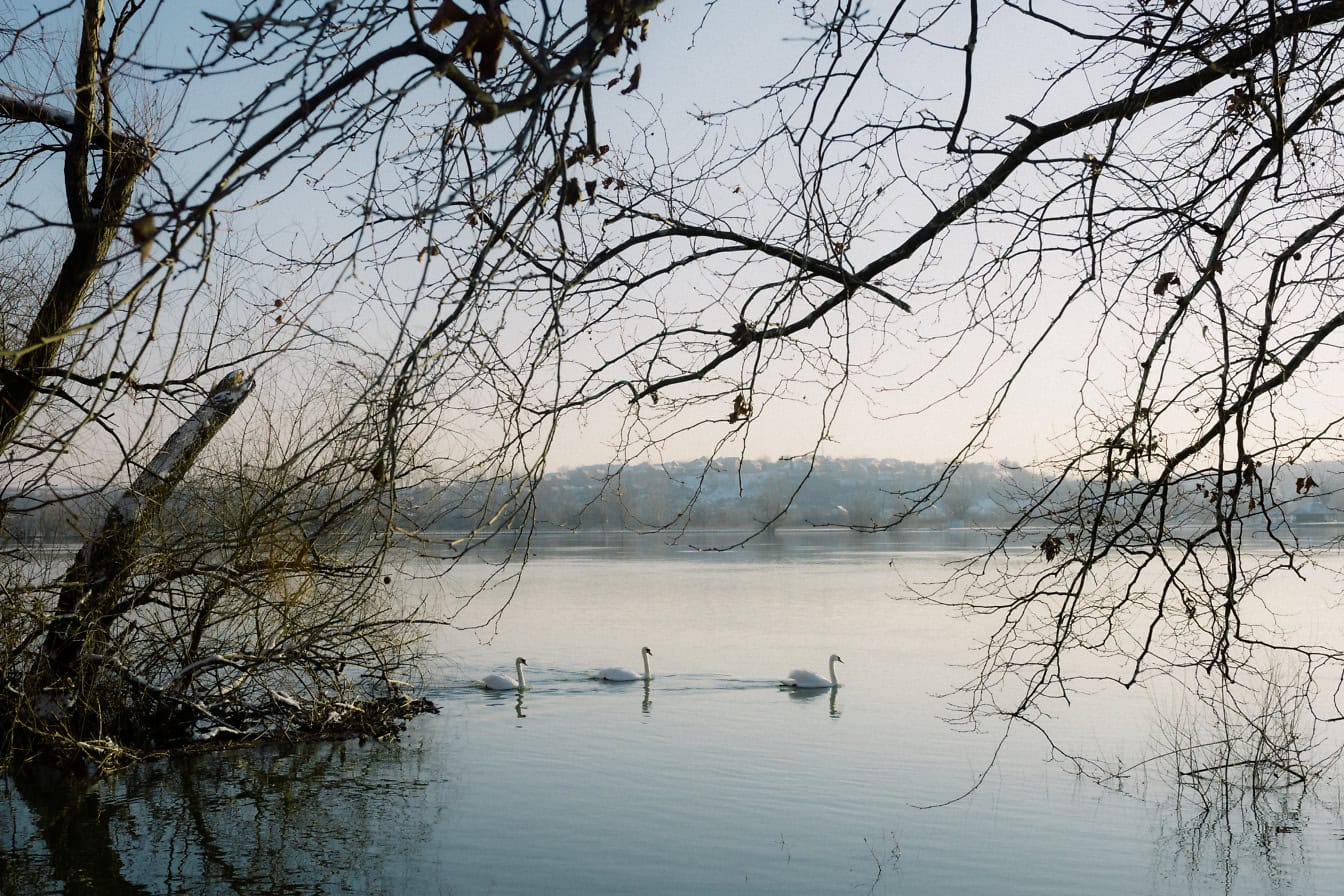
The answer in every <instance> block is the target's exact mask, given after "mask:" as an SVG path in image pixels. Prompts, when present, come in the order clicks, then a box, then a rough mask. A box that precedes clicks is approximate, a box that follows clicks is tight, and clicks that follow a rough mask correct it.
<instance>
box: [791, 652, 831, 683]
mask: <svg viewBox="0 0 1344 896" xmlns="http://www.w3.org/2000/svg"><path fill="white" fill-rule="evenodd" d="M843 662H844V660H842V659H840V657H839V656H837V655H836V654H834V653H833V654H831V677H830V678H827V677H826V676H824V675H818V674H817V673H815V672H809V671H807V670H806V669H794V670H793V671H792V672H790V673H789V677H788V678H786V679H784V680H783V681H781V682H780V684H781V685H783V686H784V687H786V688H838V687H840V682H838V681H836V679H835V664H836V663H843Z"/></svg>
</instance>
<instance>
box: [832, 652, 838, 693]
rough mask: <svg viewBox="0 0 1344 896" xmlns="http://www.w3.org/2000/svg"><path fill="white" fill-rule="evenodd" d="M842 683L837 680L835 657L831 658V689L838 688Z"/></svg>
mask: <svg viewBox="0 0 1344 896" xmlns="http://www.w3.org/2000/svg"><path fill="white" fill-rule="evenodd" d="M839 685H840V682H838V681H836V680H835V657H831V687H833V688H834V687H838V686H839Z"/></svg>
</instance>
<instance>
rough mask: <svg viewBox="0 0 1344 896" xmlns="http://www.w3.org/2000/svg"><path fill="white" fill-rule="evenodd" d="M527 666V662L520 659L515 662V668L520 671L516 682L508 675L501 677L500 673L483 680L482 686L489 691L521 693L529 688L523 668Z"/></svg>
mask: <svg viewBox="0 0 1344 896" xmlns="http://www.w3.org/2000/svg"><path fill="white" fill-rule="evenodd" d="M526 665H527V660H525V659H523V658H522V657H518V659H516V660H514V661H513V667H514V668H515V669H517V670H518V678H517V679H516V680H515V679H512V678H510V677H509V676H507V675H500V674H499V673H498V672H491V673H490V674H489V675H487V676H485V678H482V679H481V686H482V687H484V688H485V689H486V690H487V691H521V690H522V689H523V688H525V687H527V679H526V678H524V677H523V667H524V666H526Z"/></svg>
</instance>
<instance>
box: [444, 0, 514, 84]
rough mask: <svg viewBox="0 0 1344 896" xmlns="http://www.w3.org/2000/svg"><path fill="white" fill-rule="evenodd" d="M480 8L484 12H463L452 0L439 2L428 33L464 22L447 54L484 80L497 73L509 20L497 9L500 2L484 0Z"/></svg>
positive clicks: (499, 6) (500, 9)
mask: <svg viewBox="0 0 1344 896" xmlns="http://www.w3.org/2000/svg"><path fill="white" fill-rule="evenodd" d="M482 5H483V6H484V7H485V11H484V12H467V11H466V10H464V9H463V8H462V7H460V6H458V5H457V4H456V3H454V2H453V0H443V2H442V3H440V4H439V8H438V11H437V12H435V13H434V18H432V19H430V21H429V32H430V33H431V34H437V33H438V32H440V31H442V30H443V29H444V28H447V27H448V26H449V25H454V24H456V23H458V22H465V23H466V27H464V28H463V29H462V34H461V36H460V37H458V39H457V43H455V44H454V45H453V49H452V52H451V53H450V54H449V55H451V56H454V57H457V58H459V59H461V60H462V61H463V62H466V63H467V64H469V65H472V66H474V67H475V68H476V73H477V74H478V75H480V77H481V78H482V79H483V80H487V81H488V80H490V79H491V78H493V77H494V76H495V75H496V74H498V72H499V57H500V54H502V53H503V52H504V38H505V36H506V35H507V34H508V29H509V17H508V16H506V15H505V14H504V10H503V9H502V8H501V0H484V2H483V3H482ZM477 57H479V59H478V58H477Z"/></svg>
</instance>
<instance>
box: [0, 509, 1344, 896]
mask: <svg viewBox="0 0 1344 896" xmlns="http://www.w3.org/2000/svg"><path fill="white" fill-rule="evenodd" d="M974 537H975V536H973V535H969V534H968V535H964V536H961V538H962V541H961V542H960V543H957V542H942V543H933V542H930V541H928V539H927V538H926V539H925V541H924V542H921V541H920V540H918V539H916V540H915V541H903V540H896V539H893V538H890V537H886V536H884V537H881V538H863V537H861V536H858V535H854V534H849V533H834V532H806V533H803V532H781V533H776V534H775V535H773V536H772V537H770V538H769V539H765V540H763V541H761V542H758V543H755V544H753V545H751V546H750V547H748V548H747V549H746V550H744V551H739V552H734V553H727V554H706V553H697V552H694V551H690V550H686V549H683V548H678V547H667V546H665V545H662V544H661V543H659V542H657V541H655V540H653V539H647V538H645V539H632V538H630V537H628V536H627V537H619V536H611V537H610V538H606V539H603V538H592V537H587V538H584V539H578V538H575V537H572V536H571V537H566V538H560V537H554V538H546V539H542V541H541V543H540V545H539V546H538V548H537V550H536V552H535V556H534V557H533V558H532V560H531V561H530V563H529V566H528V570H527V574H526V577H525V578H524V580H523V582H522V585H521V587H520V590H519V592H518V593H517V595H516V597H515V598H514V600H513V602H512V604H511V605H510V607H509V608H508V610H507V612H506V613H505V614H504V616H503V618H502V620H501V621H500V623H499V625H498V629H497V631H493V632H492V631H489V630H487V631H483V632H475V633H473V632H463V631H454V630H447V629H444V630H441V631H438V632H436V633H435V635H434V638H435V645H436V647H437V649H438V650H439V651H441V653H442V655H443V657H444V659H442V660H441V661H440V662H438V663H437V664H436V665H435V666H433V667H432V668H431V669H430V670H428V672H429V682H428V688H427V689H428V696H430V697H431V698H432V699H434V700H435V701H436V702H437V703H438V704H439V706H440V708H441V712H440V714H439V715H437V716H428V717H423V718H420V719H417V720H414V721H413V722H412V723H411V725H410V729H409V730H408V732H407V733H406V735H405V736H404V737H403V739H402V741H401V742H400V743H396V744H372V743H371V744H367V745H364V746H360V745H359V744H357V743H354V742H347V743H339V744H319V745H307V746H301V747H296V748H287V749H264V750H236V751H231V752H227V753H221V754H216V755H212V756H203V757H194V758H190V759H186V760H178V761H171V762H157V763H151V764H147V765H145V766H142V767H140V768H137V769H134V770H132V771H131V772H129V773H126V774H123V775H120V776H117V777H114V778H110V779H107V780H102V781H99V782H97V783H94V784H92V785H87V784H85V785H78V786H74V787H72V786H70V785H67V784H65V783H63V782H60V781H59V780H53V779H49V778H44V777H43V776H41V775H39V774H33V775H26V776H23V777H20V778H17V779H7V780H3V781H0V893H4V894H10V893H14V894H29V893H34V894H36V893H62V892H64V893H89V894H94V893H97V894H119V893H136V894H139V893H153V894H169V893H183V894H185V893H191V894H326V893H359V894H363V893H370V894H479V893H497V894H510V893H522V894H531V893H538V894H604V893H610V894H624V893H647V894H658V893H669V894H671V893H806V894H828V893H854V892H857V893H882V894H887V893H906V894H909V893H940V894H958V893H966V894H977V896H980V894H1009V893H1021V894H1044V893H1060V894H1075V893H1080V892H1088V893H1093V894H1136V893H1139V894H1142V893H1149V894H1191V893H1200V894H1202V893H1238V894H1243V893H1244V894H1261V893H1264V894H1314V893H1334V892H1337V891H1338V887H1339V885H1340V881H1341V880H1344V819H1342V818H1341V815H1340V813H1339V812H1338V811H1337V807H1338V806H1339V805H1340V804H1341V794H1340V792H1339V788H1338V786H1337V785H1336V784H1335V783H1334V782H1333V781H1331V782H1327V783H1326V784H1324V785H1322V786H1320V787H1318V788H1316V790H1315V791H1313V792H1312V793H1311V794H1306V795H1304V794H1302V793H1301V792H1300V791H1289V792H1286V793H1283V794H1277V795H1271V796H1270V797H1269V798H1266V799H1262V800H1260V801H1258V802H1255V803H1254V804H1252V802H1251V801H1250V800H1249V799H1244V798H1240V797H1239V795H1238V794H1236V793H1228V794H1226V795H1225V797H1226V802H1225V803H1221V804H1220V805H1219V806H1216V807H1215V811H1213V812H1203V811H1201V810H1202V806H1201V804H1200V803H1199V801H1198V800H1197V799H1194V798H1193V796H1192V794H1191V793H1190V792H1189V788H1181V787H1178V786H1176V785H1174V783H1173V781H1172V780H1171V778H1170V776H1169V775H1167V774H1165V773H1164V772H1163V770H1162V769H1160V768H1157V767H1151V768H1150V769H1148V770H1146V771H1139V772H1136V773H1134V774H1133V775H1132V776H1131V777H1129V778H1126V779H1125V782H1124V787H1123V788H1121V789H1119V790H1117V789H1107V788H1102V787H1099V786H1097V785H1096V784H1093V783H1091V782H1089V781H1086V780H1083V779H1080V778H1078V777H1076V776H1075V775H1073V774H1072V773H1071V772H1070V770H1069V768H1068V767H1067V765H1065V764H1063V763H1061V762H1057V761H1050V752H1049V748H1048V745H1047V744H1045V743H1044V741H1043V740H1042V739H1041V738H1040V737H1039V736H1038V735H1035V734H1032V733H1030V732H1028V731H1021V732H1015V733H1014V734H1013V736H1012V737H1011V738H1009V739H1008V740H1007V742H1006V743H1001V740H1002V738H1001V734H1002V731H1001V729H990V730H984V731H980V732H974V733H972V732H966V731H963V730H959V729H956V728H954V727H952V726H950V725H948V724H947V722H946V721H944V720H945V718H946V717H947V716H948V715H949V714H950V710H949V704H948V701H947V699H946V698H944V697H942V696H940V695H942V694H945V693H946V692H947V691H948V690H949V689H951V688H952V687H953V686H955V685H956V684H957V683H959V682H960V681H961V680H962V678H963V677H964V675H965V671H964V670H963V669H961V668H959V665H958V664H963V663H967V662H969V661H970V660H971V659H972V658H973V653H972V650H973V646H974V643H975V637H976V629H975V627H974V625H973V624H971V623H967V622H966V621H964V620H959V619H954V618H951V617H950V616H949V615H948V614H947V613H946V612H945V611H942V610H938V609H936V608H932V607H927V606H922V605H918V604H915V603H913V602H910V601H908V600H903V599H901V598H902V597H903V596H904V595H903V594H902V593H901V588H902V586H901V584H900V577H898V576H897V575H896V574H895V572H894V571H893V569H892V566H891V565H890V564H892V563H894V564H895V565H896V566H897V567H898V568H899V569H900V572H901V574H902V575H903V576H904V577H906V578H907V579H911V580H921V579H922V580H929V579H933V578H936V577H938V576H939V575H940V574H941V572H940V571H941V568H942V564H944V563H945V562H947V561H948V560H949V559H951V558H953V557H955V556H958V555H960V554H963V553H965V552H966V549H967V542H966V540H967V539H973V538H974ZM1336 586H1337V583H1334V582H1330V583H1326V582H1322V583H1320V584H1319V588H1320V600H1321V602H1322V605H1324V601H1325V600H1326V597H1327V596H1328V595H1329V594H1330V593H1337V587H1336ZM408 587H411V586H408ZM415 587H423V588H424V589H426V593H428V594H429V595H430V596H431V597H432V599H434V600H437V601H444V602H447V604H451V602H452V601H453V600H455V598H454V597H453V596H452V593H451V587H449V588H445V587H444V585H443V584H442V583H433V584H430V583H426V584H424V585H420V586H415ZM1302 587H1303V586H1298V593H1297V595H1296V598H1297V599H1298V600H1299V601H1300V600H1303V599H1304V598H1303V597H1302V594H1301V591H1302ZM497 605H498V601H497V600H496V601H495V602H494V603H489V604H488V605H487V604H485V603H482V604H478V605H473V607H472V608H471V609H469V610H468V611H467V612H466V613H465V614H464V615H465V617H467V618H476V619H482V618H484V617H485V616H487V615H488V613H489V611H490V610H492V609H494V608H495V607H496V606H497ZM472 613H475V614H476V616H475V617H472ZM644 645H647V646H649V647H650V648H652V650H653V672H654V676H655V679H654V681H653V682H652V683H651V684H650V685H648V686H647V687H646V686H645V685H644V684H643V683H638V682H636V683H629V684H605V683H599V682H595V681H592V680H590V679H588V677H587V675H588V673H590V672H591V671H592V670H594V669H596V668H598V667H602V666H610V665H623V666H626V667H629V668H638V664H639V651H640V647H642V646H644ZM831 653H839V654H840V655H841V656H842V657H843V658H844V664H843V665H841V666H839V667H838V671H839V674H840V679H841V683H842V685H843V686H842V687H841V688H840V689H839V690H837V691H835V692H831V691H829V690H823V691H814V692H806V693H794V692H789V691H784V690H781V689H779V688H778V687H777V684H776V683H777V681H778V679H779V678H780V677H781V676H783V675H785V674H786V673H787V672H788V671H789V670H790V669H792V668H794V667H797V666H804V667H807V668H812V669H815V670H817V671H819V672H822V673H824V672H825V671H826V669H825V666H826V658H827V656H829V655H830V654H831ZM518 655H522V656H525V657H527V660H528V676H529V681H528V683H529V685H530V688H529V689H528V690H527V691H526V692H525V694H524V695H523V696H522V697H521V698H519V697H518V696H517V695H516V694H512V693H504V694H492V693H487V692H483V691H481V690H479V689H478V688H475V687H473V686H472V683H473V682H475V681H477V680H479V679H480V678H481V677H482V676H483V675H485V674H487V673H489V672H493V671H500V672H507V673H509V674H512V671H513V658H514V657H515V656H518ZM1159 702H1160V701H1159V700H1155V699H1154V698H1153V697H1151V696H1150V695H1144V694H1138V693H1123V692H1119V691H1108V692H1106V693H1103V694H1099V695H1096V696H1094V697H1093V698H1091V699H1085V700H1083V701H1082V702H1080V703H1078V704H1077V705H1076V706H1075V707H1074V708H1072V709H1071V710H1069V711H1068V713H1067V714H1065V715H1063V716H1061V718H1060V719H1059V720H1058V723H1057V728H1056V729H1053V730H1055V731H1056V732H1057V733H1058V734H1059V736H1060V737H1061V739H1062V740H1064V741H1065V742H1066V743H1067V744H1068V746H1070V747H1073V748H1076V749H1079V750H1082V751H1084V752H1088V753H1089V754H1090V755H1093V756H1096V757H1100V758H1103V759H1107V758H1111V759H1113V760H1114V761H1115V762H1117V763H1123V762H1124V761H1126V760H1130V759H1135V758H1138V757H1140V756H1143V755H1145V754H1148V753H1152V752H1154V751H1155V749H1156V745H1157V744H1159V743H1160V739H1159V738H1158V736H1157V734H1156V733H1155V732H1156V730H1157V726H1155V725H1154V722H1153V717H1154V714H1155V705H1156V704H1158V703H1159ZM996 753H997V759H996V760H995V761H993V762H992V763H991V759H992V758H993V757H995V755H996ZM986 769H988V771H987V772H986ZM982 775H983V776H984V778H983V781H981V782H980V784H979V786H978V788H975V787H974V785H976V783H977V781H980V778H981V776H982ZM973 788H974V789H973ZM968 790H971V791H972V792H970V793H969V794H968V795H966V796H965V797H964V798H963V799H960V800H955V798H956V797H958V796H959V795H961V794H963V793H966V792H967V791H968ZM953 800H955V801H953ZM949 801H953V802H950V803H949ZM937 804H947V805H942V806H941V807H940V808H925V807H928V806H932V805H937Z"/></svg>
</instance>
